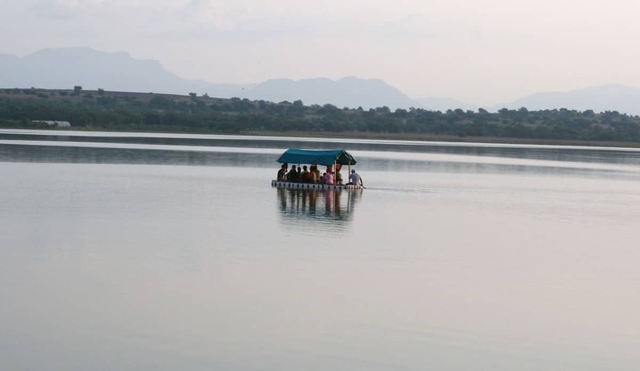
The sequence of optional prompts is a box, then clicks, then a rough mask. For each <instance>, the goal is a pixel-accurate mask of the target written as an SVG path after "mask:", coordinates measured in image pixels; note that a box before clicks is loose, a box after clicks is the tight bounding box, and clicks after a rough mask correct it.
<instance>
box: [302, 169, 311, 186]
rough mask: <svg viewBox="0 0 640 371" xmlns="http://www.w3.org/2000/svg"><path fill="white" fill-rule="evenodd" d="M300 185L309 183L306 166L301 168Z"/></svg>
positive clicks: (309, 175) (309, 174)
mask: <svg viewBox="0 0 640 371" xmlns="http://www.w3.org/2000/svg"><path fill="white" fill-rule="evenodd" d="M300 180H301V181H302V183H311V173H310V172H309V170H307V167H306V166H303V167H302V174H301V176H300Z"/></svg>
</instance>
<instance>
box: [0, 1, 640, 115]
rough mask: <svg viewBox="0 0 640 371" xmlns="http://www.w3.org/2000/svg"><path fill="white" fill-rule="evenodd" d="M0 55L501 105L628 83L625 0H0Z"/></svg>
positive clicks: (636, 52)
mask: <svg viewBox="0 0 640 371" xmlns="http://www.w3.org/2000/svg"><path fill="white" fill-rule="evenodd" d="M0 9H2V11H1V12H0V32H1V34H2V35H3V37H1V38H0V53H5V54H14V55H18V56H24V55H27V54H30V53H33V52H35V51H37V50H40V49H44V48H64V47H76V46H88V47H91V48H93V49H96V50H102V51H107V52H118V51H125V52H127V53H129V54H130V55H131V56H132V57H133V58H136V59H154V60H157V61H159V62H160V63H162V65H163V66H164V67H165V68H166V69H167V70H169V71H171V72H173V73H175V74H177V75H179V76H181V77H184V78H189V79H200V80H206V81H209V82H214V83H258V82H261V81H264V80H267V79H272V78H290V79H296V80H297V79H303V78H316V77H328V78H332V79H338V78H342V77H345V76H357V77H361V78H379V79H383V80H385V81H386V82H387V83H389V84H391V85H393V86H395V87H397V88H398V89H400V90H401V91H403V92H404V93H406V94H408V95H409V96H410V97H412V98H419V97H442V98H444V97H446V98H455V99H458V100H461V101H463V102H466V103H471V104H477V105H492V104H499V103H507V102H510V101H513V100H515V99H518V98H521V97H523V96H526V95H529V94H533V93H536V92H544V91H568V90H572V89H577V88H583V87H589V86H594V85H601V84H610V83H618V84H624V85H628V86H634V87H640V68H638V67H637V66H638V65H640V48H638V47H637V45H638V41H637V40H638V38H639V36H640V22H638V21H637V17H638V15H639V14H640V1H638V0H579V1H578V0H537V1H534V0H529V1H519V0H510V1H507V0H502V1H498V0H322V1H307V0H271V1H266V0H233V1H224V0H0Z"/></svg>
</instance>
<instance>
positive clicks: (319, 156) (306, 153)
mask: <svg viewBox="0 0 640 371" xmlns="http://www.w3.org/2000/svg"><path fill="white" fill-rule="evenodd" d="M278 162H279V163H281V164H283V163H291V164H317V165H325V166H329V165H333V164H334V163H336V164H340V165H355V164H356V159H355V158H353V156H351V154H350V153H349V152H347V151H345V150H344V149H334V150H330V151H315V150H306V149H294V148H291V149H288V150H287V151H286V152H285V153H283V154H282V156H280V158H279V159H278Z"/></svg>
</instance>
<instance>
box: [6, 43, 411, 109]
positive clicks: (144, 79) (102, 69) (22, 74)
mask: <svg viewBox="0 0 640 371" xmlns="http://www.w3.org/2000/svg"><path fill="white" fill-rule="evenodd" d="M76 85H79V86H82V87H83V89H86V90H96V89H98V88H102V89H105V90H108V91H128V92H143V93H148V92H153V93H168V94H183V95H186V94H188V93H191V92H194V93H197V94H200V95H202V94H204V93H207V94H208V95H209V96H212V97H219V98H232V97H239V98H248V99H252V100H266V101H272V102H281V101H285V100H287V101H290V102H293V101H295V100H302V101H303V103H304V104H307V105H310V104H319V105H324V104H327V103H330V104H333V105H335V106H338V107H350V108H357V107H359V106H361V107H363V108H365V109H366V108H375V107H382V106H387V107H389V108H391V109H395V108H400V107H401V108H409V107H412V106H414V107H418V106H419V105H418V103H416V102H415V101H412V100H411V99H410V98H409V97H407V96H406V95H404V94H403V93H402V92H400V91H399V90H398V89H396V88H394V87H392V86H390V85H388V84H386V83H385V82H384V81H382V80H365V79H359V78H356V77H346V78H343V79H340V80H337V81H334V80H330V79H324V78H319V79H308V80H300V81H293V80H285V79H279V80H268V81H265V82H263V83H260V84H257V85H255V84H252V85H249V84H245V85H241V84H214V83H209V82H206V81H199V80H187V79H183V78H181V77H179V76H177V75H175V74H173V73H171V72H169V71H167V70H165V69H164V67H163V66H162V65H161V64H160V63H159V62H157V61H154V60H137V59H133V58H131V56H129V55H128V54H127V53H125V52H118V53H107V52H103V51H97V50H93V49H91V48H87V47H79V48H64V49H43V50H40V51H38V52H35V53H33V54H30V55H27V56H25V57H16V56H14V55H7V54H0V88H14V87H19V88H30V87H37V88H48V89H72V88H73V87H74V86H76Z"/></svg>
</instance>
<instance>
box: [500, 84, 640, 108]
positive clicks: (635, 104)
mask: <svg viewBox="0 0 640 371" xmlns="http://www.w3.org/2000/svg"><path fill="white" fill-rule="evenodd" d="M521 107H525V108H527V109H528V110H543V109H560V108H566V109H574V110H578V111H586V110H593V111H594V112H604V111H618V112H620V113H627V114H630V115H640V89H638V88H634V87H629V86H624V85H619V84H608V85H600V86H593V87H589V88H584V89H577V90H571V91H568V92H548V93H537V94H533V95H529V96H527V97H524V98H521V99H518V100H516V101H513V102H511V103H509V104H503V105H498V106H495V107H492V109H491V110H498V109H500V108H509V109H518V108H521Z"/></svg>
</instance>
